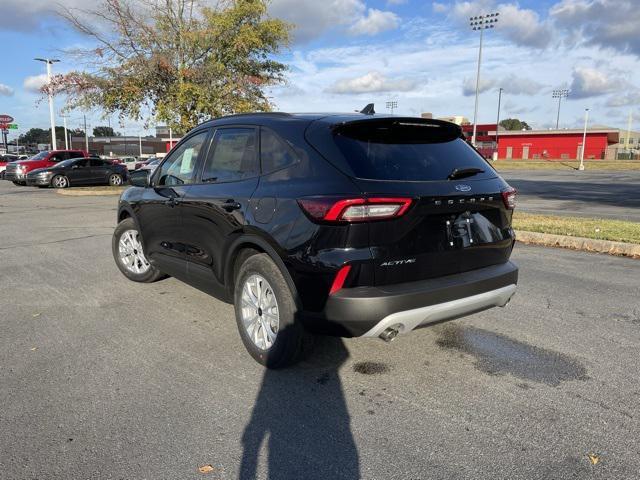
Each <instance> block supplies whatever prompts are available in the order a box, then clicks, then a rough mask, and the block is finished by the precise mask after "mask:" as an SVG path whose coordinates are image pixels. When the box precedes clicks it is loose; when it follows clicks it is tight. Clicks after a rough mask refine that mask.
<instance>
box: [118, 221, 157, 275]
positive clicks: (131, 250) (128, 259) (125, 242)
mask: <svg viewBox="0 0 640 480" xmlns="http://www.w3.org/2000/svg"><path fill="white" fill-rule="evenodd" d="M118 253H119V255H120V262H122V265H124V266H125V268H126V269H127V270H129V271H130V272H131V273H135V274H138V275H140V274H142V273H146V272H147V270H149V268H151V264H150V263H149V261H148V260H147V258H146V257H145V256H144V252H143V250H142V243H140V235H139V233H138V231H137V230H125V232H124V233H123V234H122V235H121V236H120V241H119V242H118Z"/></svg>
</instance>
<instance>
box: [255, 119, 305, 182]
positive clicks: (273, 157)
mask: <svg viewBox="0 0 640 480" xmlns="http://www.w3.org/2000/svg"><path fill="white" fill-rule="evenodd" d="M260 159H261V162H262V172H263V173H269V172H273V171H274V170H280V169H281V168H285V167H288V166H289V165H293V164H294V163H296V156H295V154H294V153H293V152H292V151H291V148H290V147H289V146H288V145H287V144H286V143H285V142H284V141H283V140H282V139H280V137H278V136H277V135H276V134H275V133H273V132H272V131H270V130H266V129H264V128H263V129H261V130H260Z"/></svg>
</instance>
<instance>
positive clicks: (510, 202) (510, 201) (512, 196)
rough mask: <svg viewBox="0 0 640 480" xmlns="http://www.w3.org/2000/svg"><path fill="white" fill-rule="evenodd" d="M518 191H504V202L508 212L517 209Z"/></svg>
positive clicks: (509, 189)
mask: <svg viewBox="0 0 640 480" xmlns="http://www.w3.org/2000/svg"><path fill="white" fill-rule="evenodd" d="M516 193H517V192H516V189H515V188H513V187H509V188H507V189H506V190H503V191H502V201H503V202H504V206H505V207H507V210H513V209H514V208H516Z"/></svg>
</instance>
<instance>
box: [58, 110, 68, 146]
mask: <svg viewBox="0 0 640 480" xmlns="http://www.w3.org/2000/svg"><path fill="white" fill-rule="evenodd" d="M60 116H61V117H62V120H63V122H64V149H65V150H69V134H68V133H67V116H66V115H63V114H60Z"/></svg>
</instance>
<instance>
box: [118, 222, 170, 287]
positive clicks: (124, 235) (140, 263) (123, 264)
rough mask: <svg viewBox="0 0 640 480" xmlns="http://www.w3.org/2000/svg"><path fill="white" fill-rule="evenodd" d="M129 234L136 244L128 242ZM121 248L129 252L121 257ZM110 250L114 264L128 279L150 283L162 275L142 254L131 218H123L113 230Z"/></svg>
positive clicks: (136, 227)
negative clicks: (127, 259) (129, 261)
mask: <svg viewBox="0 0 640 480" xmlns="http://www.w3.org/2000/svg"><path fill="white" fill-rule="evenodd" d="M131 235H133V236H134V238H135V240H136V241H137V245H136V244H135V243H131V242H130V240H131ZM121 241H122V244H121ZM121 248H122V250H123V252H124V251H128V252H130V254H129V255H127V256H126V257H123V255H121ZM111 251H112V253H113V259H114V260H115V261H116V265H117V266H118V268H119V269H120V271H121V272H122V273H123V275H124V276H125V277H127V278H128V279H129V280H133V281H134V282H140V283H151V282H155V281H156V280H159V279H161V278H163V277H164V275H163V273H162V272H161V271H160V270H158V269H157V268H156V267H154V266H153V265H151V264H150V263H149V262H148V260H147V259H146V257H145V256H144V252H143V251H142V244H141V242H140V233H139V232H138V226H137V225H136V223H135V222H134V221H133V218H125V219H124V220H122V221H121V222H120V223H119V224H118V226H117V227H116V229H115V231H114V232H113V238H112V240H111ZM125 258H129V259H131V260H132V261H131V263H128V262H127V261H126V260H125Z"/></svg>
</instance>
